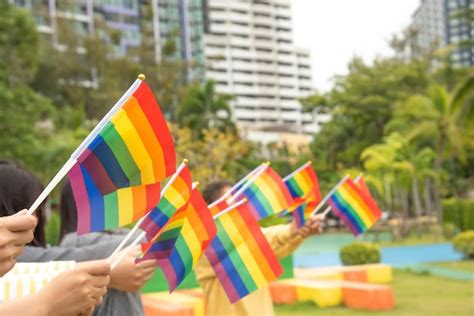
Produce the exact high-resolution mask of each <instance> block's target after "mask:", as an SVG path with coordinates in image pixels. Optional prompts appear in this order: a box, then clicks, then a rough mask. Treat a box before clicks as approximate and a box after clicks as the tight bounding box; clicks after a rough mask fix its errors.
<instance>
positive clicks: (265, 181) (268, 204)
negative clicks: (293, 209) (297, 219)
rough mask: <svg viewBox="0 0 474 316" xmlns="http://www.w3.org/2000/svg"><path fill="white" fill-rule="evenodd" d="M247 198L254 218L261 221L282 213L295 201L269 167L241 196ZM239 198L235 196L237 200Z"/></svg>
mask: <svg viewBox="0 0 474 316" xmlns="http://www.w3.org/2000/svg"><path fill="white" fill-rule="evenodd" d="M243 197H245V198H247V200H248V206H249V209H250V211H251V212H252V214H253V216H254V217H255V218H256V219H257V220H260V219H262V218H265V217H267V216H270V215H273V214H277V213H280V212H282V211H284V210H285V209H287V208H288V207H290V205H293V203H294V201H293V198H292V197H291V194H290V192H289V191H288V189H287V187H286V186H285V184H284V183H283V180H282V179H281V177H280V176H279V175H278V174H277V173H276V172H275V171H274V170H273V169H272V168H271V167H267V168H266V169H265V171H264V172H263V173H261V174H260V175H259V176H258V177H257V178H256V179H255V180H254V181H253V182H252V183H251V184H250V185H249V186H248V187H247V188H246V189H245V190H244V191H243V193H242V194H241V196H238V198H239V200H240V199H241V198H243ZM236 198H237V196H235V195H234V196H233V199H234V200H236Z"/></svg>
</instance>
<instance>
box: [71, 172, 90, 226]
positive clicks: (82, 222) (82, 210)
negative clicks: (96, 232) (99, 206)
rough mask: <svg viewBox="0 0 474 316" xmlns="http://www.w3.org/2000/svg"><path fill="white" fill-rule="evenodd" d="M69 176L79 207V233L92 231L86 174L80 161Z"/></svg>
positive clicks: (77, 207)
mask: <svg viewBox="0 0 474 316" xmlns="http://www.w3.org/2000/svg"><path fill="white" fill-rule="evenodd" d="M68 178H69V182H70V183H71V188H72V193H73V195H74V201H75V203H76V209H77V234H78V235H80V234H85V233H88V232H90V231H91V230H90V228H91V217H90V216H91V209H90V203H89V195H88V194H87V189H86V184H85V182H84V175H83V174H82V171H81V167H80V165H79V164H78V163H76V164H75V165H74V167H72V169H71V171H69V174H68Z"/></svg>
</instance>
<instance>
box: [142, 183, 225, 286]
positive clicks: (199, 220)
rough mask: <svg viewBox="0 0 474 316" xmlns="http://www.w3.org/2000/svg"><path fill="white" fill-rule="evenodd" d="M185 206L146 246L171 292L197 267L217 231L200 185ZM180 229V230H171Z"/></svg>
mask: <svg viewBox="0 0 474 316" xmlns="http://www.w3.org/2000/svg"><path fill="white" fill-rule="evenodd" d="M183 209H184V211H182V212H181V210H180V211H179V212H180V213H182V214H183V215H181V214H178V212H177V213H176V214H175V215H178V216H176V218H175V216H173V217H172V218H171V220H170V222H169V223H168V224H167V225H166V226H165V228H164V229H163V231H164V232H163V234H161V235H160V237H159V238H158V240H157V241H156V242H155V243H153V244H152V245H151V247H150V246H149V245H147V244H145V245H143V246H142V252H143V253H144V254H145V255H144V256H143V259H144V260H146V259H155V260H157V261H158V264H159V266H160V267H161V269H162V271H163V274H164V276H165V278H166V280H167V281H168V285H169V289H170V292H171V291H173V290H174V289H176V287H177V286H178V285H179V284H180V283H181V282H182V281H183V280H184V278H185V277H186V276H187V275H188V274H189V273H190V272H191V271H192V270H193V268H194V267H195V266H196V263H197V261H198V260H199V258H200V257H201V255H202V252H203V250H204V249H205V248H206V247H207V246H208V244H209V243H210V242H211V240H212V239H213V238H214V236H215V235H216V232H217V229H216V225H215V224H214V219H213V218H212V215H211V212H210V210H209V209H208V208H207V204H206V202H205V201H204V199H203V197H202V195H201V193H200V192H199V191H198V190H197V189H194V190H193V191H192V193H191V199H190V201H189V203H188V205H187V207H186V208H183ZM169 226H171V228H170V227H169ZM177 231H179V232H178V233H177V234H175V233H171V234H170V232H177ZM143 259H142V260H143Z"/></svg>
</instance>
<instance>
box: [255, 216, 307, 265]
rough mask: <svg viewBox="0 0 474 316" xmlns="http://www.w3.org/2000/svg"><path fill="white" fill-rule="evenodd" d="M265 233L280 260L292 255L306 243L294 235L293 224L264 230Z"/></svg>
mask: <svg viewBox="0 0 474 316" xmlns="http://www.w3.org/2000/svg"><path fill="white" fill-rule="evenodd" d="M263 233H264V235H265V237H266V238H267V240H268V242H269V244H270V246H271V247H272V250H273V251H274V252H275V255H276V256H277V257H278V258H283V257H286V256H288V255H291V254H292V253H293V252H294V251H295V250H296V248H298V247H299V245H301V243H302V242H303V241H304V238H303V237H301V236H300V235H299V234H295V233H294V231H293V230H292V229H291V224H287V225H277V226H273V227H269V228H264V229H263Z"/></svg>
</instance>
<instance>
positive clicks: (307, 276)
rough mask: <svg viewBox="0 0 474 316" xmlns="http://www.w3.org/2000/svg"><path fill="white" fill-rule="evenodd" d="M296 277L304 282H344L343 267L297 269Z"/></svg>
mask: <svg viewBox="0 0 474 316" xmlns="http://www.w3.org/2000/svg"><path fill="white" fill-rule="evenodd" d="M294 275H295V278H297V279H303V280H326V281H342V280H344V278H343V273H342V267H328V268H304V269H301V268H295V269H294Z"/></svg>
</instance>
